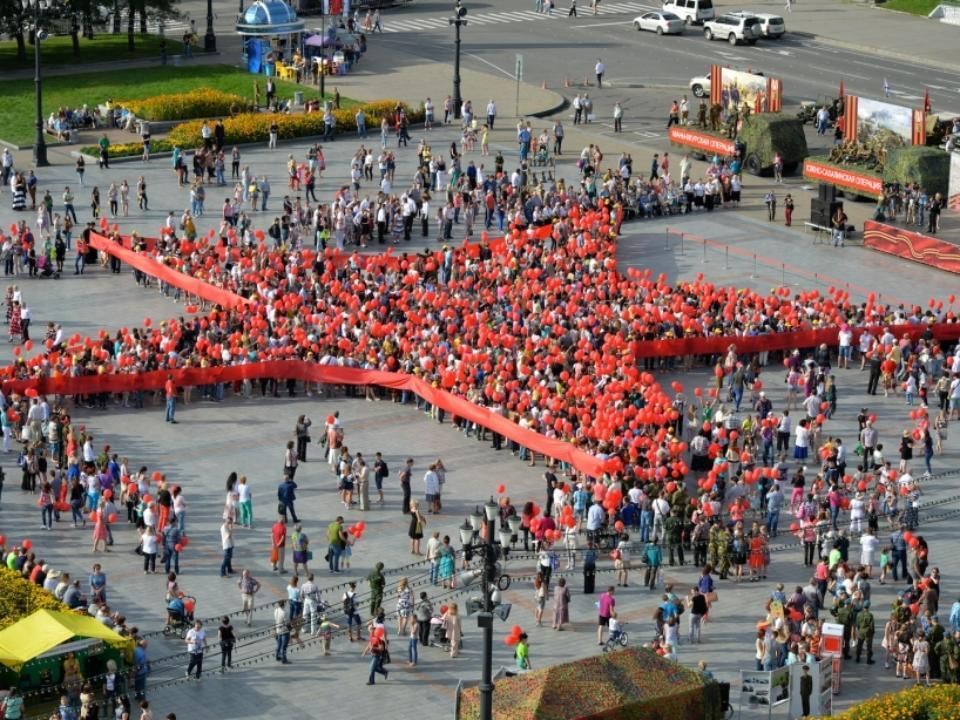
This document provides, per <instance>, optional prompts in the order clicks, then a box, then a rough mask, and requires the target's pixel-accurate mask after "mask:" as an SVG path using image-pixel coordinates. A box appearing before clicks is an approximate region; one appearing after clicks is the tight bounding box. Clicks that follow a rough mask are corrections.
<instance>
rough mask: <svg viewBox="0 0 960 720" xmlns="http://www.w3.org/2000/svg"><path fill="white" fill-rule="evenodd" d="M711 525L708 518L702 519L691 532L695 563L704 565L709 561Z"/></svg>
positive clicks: (700, 565) (698, 565)
mask: <svg viewBox="0 0 960 720" xmlns="http://www.w3.org/2000/svg"><path fill="white" fill-rule="evenodd" d="M709 535H710V526H709V525H707V521H706V520H701V521H700V522H699V523H697V525H696V527H694V528H693V531H692V532H691V533H690V536H691V541H692V543H693V564H694V565H696V566H697V567H703V566H704V565H705V564H706V562H707V548H708V546H709Z"/></svg>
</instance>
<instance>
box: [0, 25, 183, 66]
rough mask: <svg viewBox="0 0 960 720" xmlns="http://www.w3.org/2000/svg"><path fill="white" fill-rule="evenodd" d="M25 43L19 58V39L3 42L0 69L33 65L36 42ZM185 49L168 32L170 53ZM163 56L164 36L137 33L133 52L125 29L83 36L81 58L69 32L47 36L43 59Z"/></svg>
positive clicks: (47, 63) (52, 61)
mask: <svg viewBox="0 0 960 720" xmlns="http://www.w3.org/2000/svg"><path fill="white" fill-rule="evenodd" d="M25 47H26V52H27V57H26V58H25V59H24V60H23V61H22V62H21V61H19V60H17V43H16V41H15V40H4V41H2V42H0V72H3V71H5V70H20V69H23V68H32V67H33V45H30V44H29V43H28V44H27V45H26V46H25ZM194 50H196V48H194ZM181 51H182V46H181V44H180V42H179V40H176V39H174V38H172V37H170V36H167V55H179V54H180V53H181ZM201 52H202V51H201ZM159 57H160V36H159V35H140V34H139V33H138V34H137V35H136V36H135V48H134V51H133V52H130V51H129V50H128V49H127V36H126V34H125V33H124V34H122V35H97V36H96V37H94V39H93V40H87V39H85V38H80V57H79V58H75V57H74V55H73V41H72V40H71V39H70V36H69V35H57V36H54V37H50V38H48V39H46V40H44V41H43V43H42V45H41V46H40V61H41V62H42V63H43V66H44V67H55V66H58V65H59V66H63V65H73V64H75V63H80V64H84V63H97V62H104V61H108V60H109V61H114V60H135V59H141V58H159Z"/></svg>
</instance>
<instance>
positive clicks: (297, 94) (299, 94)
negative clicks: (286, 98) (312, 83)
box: [293, 90, 303, 107]
mask: <svg viewBox="0 0 960 720" xmlns="http://www.w3.org/2000/svg"><path fill="white" fill-rule="evenodd" d="M293 104H294V105H296V106H297V107H303V90H295V91H294V93H293Z"/></svg>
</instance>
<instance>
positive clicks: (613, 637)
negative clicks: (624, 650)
mask: <svg viewBox="0 0 960 720" xmlns="http://www.w3.org/2000/svg"><path fill="white" fill-rule="evenodd" d="M625 626H626V623H621V624H620V630H619V631H618V632H617V633H616V634H613V633H611V634H610V635H609V636H608V637H607V641H606V642H605V643H604V645H603V651H604V652H610V651H611V650H616V649H617V648H621V647H626V646H627V641H628V639H629V638H628V636H627V631H626V630H624V629H623V628H624V627H625Z"/></svg>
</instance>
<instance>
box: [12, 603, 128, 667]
mask: <svg viewBox="0 0 960 720" xmlns="http://www.w3.org/2000/svg"><path fill="white" fill-rule="evenodd" d="M78 637H79V638H95V639H98V640H103V641H104V642H106V643H108V644H109V645H111V646H113V647H115V648H117V649H120V650H127V649H130V648H131V647H132V644H133V640H132V639H131V638H125V637H123V636H122V635H119V634H118V633H116V632H114V631H113V630H111V629H110V628H108V627H107V626H106V625H104V624H103V623H101V622H99V621H98V620H96V619H95V618H92V617H87V616H85V615H73V614H71V613H65V612H57V611H54V610H37V612H35V613H33V615H30V616H29V617H25V618H24V619H23V620H20V621H19V622H17V623H16V624H14V625H11V626H10V627H8V628H7V629H6V630H3V631H0V663H3V664H4V665H6V666H7V667H9V668H11V669H12V670H19V669H20V668H21V667H22V666H23V665H24V663H26V662H28V661H30V660H32V659H34V658H35V657H38V656H40V655H43V654H44V653H45V652H48V651H49V650H52V649H54V648H55V647H57V646H58V645H60V644H62V643H65V642H67V641H68V640H72V639H73V638H78Z"/></svg>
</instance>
